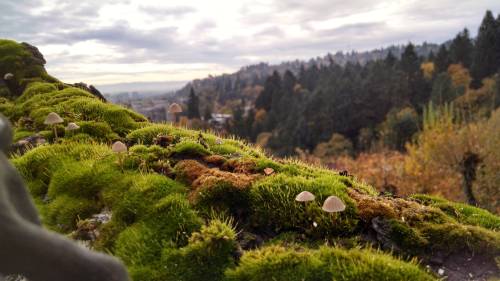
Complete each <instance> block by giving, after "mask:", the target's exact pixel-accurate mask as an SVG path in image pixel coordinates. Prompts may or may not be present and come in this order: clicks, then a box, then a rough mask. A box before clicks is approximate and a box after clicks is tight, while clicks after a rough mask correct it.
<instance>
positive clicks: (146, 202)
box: [113, 174, 186, 224]
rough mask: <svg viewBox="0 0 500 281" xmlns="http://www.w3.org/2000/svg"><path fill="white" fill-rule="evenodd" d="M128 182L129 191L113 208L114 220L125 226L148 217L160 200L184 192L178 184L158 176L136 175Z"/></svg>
mask: <svg viewBox="0 0 500 281" xmlns="http://www.w3.org/2000/svg"><path fill="white" fill-rule="evenodd" d="M128 180H129V184H130V189H129V190H128V191H127V192H125V193H124V194H123V196H121V198H120V200H118V201H117V202H116V204H115V207H114V208H113V211H114V213H115V217H116V219H118V220H121V221H123V222H125V223H127V224H132V223H134V222H136V221H137V220H139V219H144V218H146V217H148V215H150V214H151V213H152V212H153V211H154V206H155V204H156V203H157V202H158V201H159V200H160V199H162V198H164V197H166V196H168V195H170V194H173V193H179V192H185V190H186V188H185V187H184V186H183V185H181V184H180V183H178V182H176V181H174V180H171V179H169V178H166V177H164V176H161V175H158V174H146V175H140V174H136V175H134V176H130V177H129V178H128Z"/></svg>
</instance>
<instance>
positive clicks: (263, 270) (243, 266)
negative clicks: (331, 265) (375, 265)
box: [226, 246, 332, 281]
mask: <svg viewBox="0 0 500 281" xmlns="http://www.w3.org/2000/svg"><path fill="white" fill-rule="evenodd" d="M226 280H227V281H260V280H275V281H302V280H310V281H323V280H332V279H331V278H329V274H328V272H327V271H326V270H325V266H324V264H323V262H322V261H321V260H320V259H319V257H318V256H317V255H315V254H314V252H313V251H295V250H287V249H285V248H283V247H280V246H270V247H265V248H263V249H259V250H256V251H249V252H246V253H245V254H244V255H243V257H242V258H241V260H240V263H239V265H238V267H237V268H235V269H230V270H228V271H227V272H226Z"/></svg>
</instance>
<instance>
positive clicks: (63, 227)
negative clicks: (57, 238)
mask: <svg viewBox="0 0 500 281" xmlns="http://www.w3.org/2000/svg"><path fill="white" fill-rule="evenodd" d="M100 208H101V206H99V204H97V203H96V202H95V201H93V200H88V199H81V198H75V197H71V196H67V195H61V196H57V198H55V199H53V200H51V201H50V203H49V204H48V205H47V206H46V208H45V212H44V216H43V218H44V223H45V224H46V225H48V226H49V227H50V228H52V229H54V230H57V231H60V232H66V231H70V230H71V229H74V228H75V226H76V222H77V221H78V220H80V219H86V218H88V217H90V216H91V215H92V214H96V213H98V212H99V210H100Z"/></svg>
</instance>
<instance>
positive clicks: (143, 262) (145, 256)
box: [114, 223, 165, 266]
mask: <svg viewBox="0 0 500 281" xmlns="http://www.w3.org/2000/svg"><path fill="white" fill-rule="evenodd" d="M164 246H165V245H163V243H162V241H160V240H159V239H157V238H156V233H155V232H153V231H152V230H151V229H150V228H149V227H148V226H147V225H146V224H144V223H137V224H134V225H132V226H130V227H127V228H126V229H125V230H124V231H123V232H121V233H120V235H118V238H117V239H116V242H115V247H114V254H115V255H116V256H118V257H120V258H121V260H122V261H123V262H124V263H125V264H126V265H128V266H151V265H157V264H158V262H159V258H158V257H159V254H160V253H161V249H162V248H163V247H164Z"/></svg>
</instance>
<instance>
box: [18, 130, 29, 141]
mask: <svg viewBox="0 0 500 281" xmlns="http://www.w3.org/2000/svg"><path fill="white" fill-rule="evenodd" d="M32 135H34V133H33V132H31V131H24V130H16V131H15V132H14V141H15V142H16V141H19V140H22V139H24V138H27V137H29V136H32Z"/></svg>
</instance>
